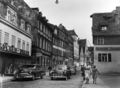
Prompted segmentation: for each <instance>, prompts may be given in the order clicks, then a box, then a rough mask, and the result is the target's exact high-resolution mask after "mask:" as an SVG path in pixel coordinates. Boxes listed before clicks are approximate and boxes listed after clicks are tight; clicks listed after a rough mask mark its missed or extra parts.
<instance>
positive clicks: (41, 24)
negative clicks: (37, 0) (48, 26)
mask: <svg viewBox="0 0 120 88" xmlns="http://www.w3.org/2000/svg"><path fill="white" fill-rule="evenodd" d="M42 29H43V27H42V23H41V22H40V30H41V31H42Z"/></svg>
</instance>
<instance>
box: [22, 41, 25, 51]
mask: <svg viewBox="0 0 120 88" xmlns="http://www.w3.org/2000/svg"><path fill="white" fill-rule="evenodd" d="M22 49H23V50H25V41H24V40H23V42H22Z"/></svg>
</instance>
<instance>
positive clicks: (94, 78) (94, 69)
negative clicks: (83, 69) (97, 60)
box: [92, 66, 99, 84]
mask: <svg viewBox="0 0 120 88" xmlns="http://www.w3.org/2000/svg"><path fill="white" fill-rule="evenodd" d="M98 73H99V72H98V70H97V68H96V66H93V68H92V79H93V84H96V80H97V76H98Z"/></svg>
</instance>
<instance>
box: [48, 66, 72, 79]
mask: <svg viewBox="0 0 120 88" xmlns="http://www.w3.org/2000/svg"><path fill="white" fill-rule="evenodd" d="M70 76H71V71H70V69H69V68H67V66H66V65H57V66H56V67H55V68H54V69H52V70H51V72H50V78H51V80H53V79H57V78H65V79H66V80H67V79H70Z"/></svg>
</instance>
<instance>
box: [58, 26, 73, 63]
mask: <svg viewBox="0 0 120 88" xmlns="http://www.w3.org/2000/svg"><path fill="white" fill-rule="evenodd" d="M58 27H59V29H60V31H61V32H63V35H64V37H63V49H64V52H63V58H64V63H63V64H67V65H73V57H74V50H73V49H74V47H73V38H72V36H71V35H70V34H69V33H68V30H67V29H66V28H65V27H64V26H63V25H62V24H60V25H59V26H58ZM61 37H62V36H61Z"/></svg>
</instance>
